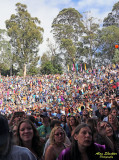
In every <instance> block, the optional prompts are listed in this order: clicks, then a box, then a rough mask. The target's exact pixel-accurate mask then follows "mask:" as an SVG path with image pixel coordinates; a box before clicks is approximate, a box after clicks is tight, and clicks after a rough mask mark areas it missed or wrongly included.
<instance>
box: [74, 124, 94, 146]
mask: <svg viewBox="0 0 119 160" xmlns="http://www.w3.org/2000/svg"><path fill="white" fill-rule="evenodd" d="M74 139H75V140H77V142H78V146H79V148H80V147H81V148H82V147H83V148H86V147H89V146H90V145H91V143H92V132H91V129H90V128H89V127H84V128H81V129H80V131H79V133H78V134H75V135H74Z"/></svg>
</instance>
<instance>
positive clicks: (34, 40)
mask: <svg viewBox="0 0 119 160" xmlns="http://www.w3.org/2000/svg"><path fill="white" fill-rule="evenodd" d="M16 12H17V13H16V14H12V15H11V17H10V19H9V20H7V21H6V28H7V32H8V35H9V37H10V43H11V45H12V55H13V64H14V63H17V65H18V68H19V69H21V70H23V66H24V64H26V65H27V67H28V68H30V65H35V66H36V65H37V62H38V61H39V58H40V57H39V56H38V47H39V44H40V43H42V40H43V37H42V33H43V28H41V27H40V20H39V19H38V18H37V17H34V18H33V17H31V15H30V14H29V13H28V11H27V6H26V5H24V4H21V3H17V4H16Z"/></svg>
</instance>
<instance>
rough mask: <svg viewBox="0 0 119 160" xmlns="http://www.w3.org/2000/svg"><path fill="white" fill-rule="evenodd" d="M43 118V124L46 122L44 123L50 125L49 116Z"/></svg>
mask: <svg viewBox="0 0 119 160" xmlns="http://www.w3.org/2000/svg"><path fill="white" fill-rule="evenodd" d="M42 120H43V124H44V125H49V117H47V116H46V117H43V119H42Z"/></svg>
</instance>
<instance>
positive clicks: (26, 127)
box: [19, 122, 33, 142]
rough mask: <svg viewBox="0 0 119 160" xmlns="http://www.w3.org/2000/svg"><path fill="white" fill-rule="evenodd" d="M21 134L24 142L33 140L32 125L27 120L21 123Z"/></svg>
mask: <svg viewBox="0 0 119 160" xmlns="http://www.w3.org/2000/svg"><path fill="white" fill-rule="evenodd" d="M19 134H20V138H21V139H22V141H23V142H29V141H32V138H33V128H32V126H31V125H30V124H29V123H27V122H23V123H22V124H21V125H20V128H19Z"/></svg>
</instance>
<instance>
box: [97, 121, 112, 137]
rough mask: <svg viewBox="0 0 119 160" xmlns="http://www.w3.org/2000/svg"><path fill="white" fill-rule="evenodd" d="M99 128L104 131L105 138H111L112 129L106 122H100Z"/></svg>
mask: <svg viewBox="0 0 119 160" xmlns="http://www.w3.org/2000/svg"><path fill="white" fill-rule="evenodd" d="M100 127H101V128H103V129H105V134H106V136H107V137H111V136H112V135H113V129H112V127H111V125H110V124H108V123H107V122H101V124H100Z"/></svg>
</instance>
